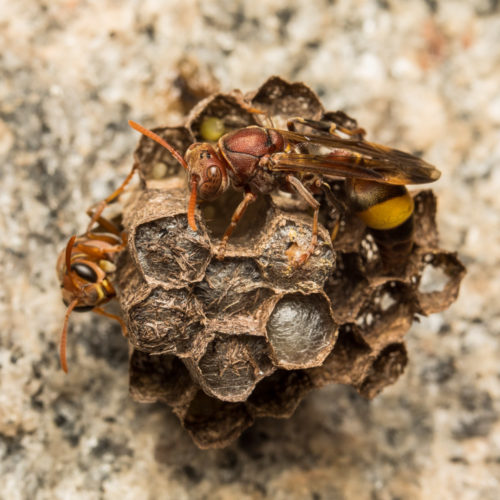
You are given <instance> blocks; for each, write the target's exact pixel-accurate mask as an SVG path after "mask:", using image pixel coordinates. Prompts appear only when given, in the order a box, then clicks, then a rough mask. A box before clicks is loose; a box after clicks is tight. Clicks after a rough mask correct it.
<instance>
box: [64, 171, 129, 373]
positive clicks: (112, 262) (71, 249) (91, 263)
mask: <svg viewBox="0 0 500 500" xmlns="http://www.w3.org/2000/svg"><path fill="white" fill-rule="evenodd" d="M136 168H137V167H136V165H134V167H133V168H132V171H131V172H130V173H129V175H128V176H127V178H126V179H125V181H124V182H123V183H122V185H121V186H120V187H119V188H118V189H117V190H116V191H115V192H113V193H112V194H111V195H110V196H108V198H106V199H105V200H103V201H102V202H100V203H99V204H97V205H96V206H95V207H94V208H90V209H89V210H88V211H87V213H88V214H89V216H90V217H91V220H90V222H89V225H88V227H87V230H86V232H85V233H84V234H82V235H80V236H72V237H71V238H70V239H69V241H68V244H67V245H66V248H65V249H64V250H63V251H62V252H61V253H60V254H59V258H58V259H57V266H56V269H57V275H58V278H59V282H60V284H61V290H62V298H63V302H64V304H65V305H66V306H67V310H66V315H65V317H64V325H63V329H62V332H61V341H60V350H59V351H60V359H61V367H62V369H63V370H64V371H65V372H66V373H67V372H68V364H67V361H66V340H67V332H68V321H69V317H70V315H71V313H72V312H73V311H75V312H86V311H93V312H95V313H97V314H101V315H103V316H106V317H108V318H112V319H114V320H116V321H118V323H120V325H121V327H122V331H123V334H124V335H127V328H126V326H125V323H124V322H123V321H122V319H121V318H120V317H119V316H116V315H115V314H111V313H109V312H107V311H105V310H104V309H102V307H101V306H102V305H104V304H106V303H107V302H109V301H110V300H112V299H113V298H114V297H115V296H116V292H115V289H114V288H113V285H112V283H111V280H110V277H111V275H112V274H113V273H114V272H115V270H116V260H117V258H118V255H119V253H120V252H121V251H122V250H124V249H125V246H126V243H127V236H126V234H125V233H124V232H121V231H120V230H119V228H118V227H117V226H116V225H115V224H114V223H113V222H111V221H109V220H107V219H105V218H104V217H102V216H101V214H102V212H103V210H104V208H105V207H106V206H107V205H108V204H110V203H112V202H113V201H115V200H116V199H118V197H119V196H120V194H121V193H122V192H123V190H124V189H125V187H126V185H127V184H128V183H129V182H130V180H131V178H132V176H133V174H134V171H135V169H136ZM95 223H98V224H99V225H100V226H101V228H102V229H103V230H104V232H101V231H96V230H95V229H94V228H93V226H94V224H95Z"/></svg>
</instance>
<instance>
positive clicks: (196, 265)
mask: <svg viewBox="0 0 500 500" xmlns="http://www.w3.org/2000/svg"><path fill="white" fill-rule="evenodd" d="M252 108H258V109H260V110H263V111H265V112H266V115H264V114H260V113H255V112H253V111H252ZM297 116H300V117H302V118H310V119H313V120H321V119H323V120H332V119H335V120H336V122H337V123H340V124H341V125H342V126H343V127H345V128H350V129H355V128H357V123H356V121H355V120H353V119H352V118H350V117H348V116H347V115H345V114H344V113H342V112H336V113H331V112H330V113H329V112H325V110H324V109H323V106H322V105H321V103H320V101H319V99H318V97H317V96H316V95H315V94H314V92H313V91H312V90H311V89H309V88H308V87H307V86H305V85H303V84H301V83H293V84H290V83H288V82H286V81H284V80H282V79H281V78H278V77H272V78H270V79H269V80H268V81H267V82H265V83H264V85H263V86H262V87H261V88H260V89H258V90H257V91H256V92H254V93H251V94H247V95H242V94H241V93H239V92H233V93H230V94H221V93H218V94H215V95H213V96H210V97H208V98H206V99H204V100H203V101H201V102H200V103H198V104H197V105H196V106H195V108H194V109H193V110H192V112H191V114H190V115H189V117H188V118H187V121H186V126H185V127H176V128H159V129H155V130H156V132H158V133H159V134H160V135H161V136H162V137H163V138H165V139H166V140H167V141H168V142H169V143H171V144H172V145H173V146H174V147H175V148H176V149H177V150H178V151H179V152H180V153H181V154H183V153H184V152H185V151H186V149H187V148H188V147H189V145H190V144H192V143H193V142H196V141H198V140H200V138H201V137H202V136H203V134H202V132H201V127H203V123H204V120H205V119H206V118H213V117H215V118H218V119H219V120H220V121H222V125H223V129H224V130H225V131H231V130H235V129H238V128H241V127H246V126H248V125H261V126H266V125H267V124H268V123H269V118H270V119H271V121H272V123H273V124H274V125H275V126H277V127H281V128H283V126H284V125H283V124H286V122H287V120H289V119H290V118H293V117H297ZM219 125H220V122H219ZM135 161H136V162H138V164H139V167H140V176H141V179H142V184H141V188H140V189H139V190H138V191H137V192H135V193H134V195H133V196H132V197H131V199H130V201H129V202H128V204H127V206H126V207H125V210H124V214H123V225H124V228H125V230H126V231H127V233H128V250H127V252H125V254H124V255H122V257H121V260H120V263H119V266H118V271H117V274H116V280H115V281H116V287H117V290H118V298H119V301H120V304H121V307H122V310H123V311H124V314H125V319H126V322H127V325H128V328H129V341H130V344H131V356H130V391H131V394H132V396H133V397H134V399H136V400H138V401H143V402H152V401H163V402H165V403H166V404H168V405H170V406H171V407H172V408H173V411H174V412H175V414H176V415H177V416H178V417H179V419H180V421H181V422H182V424H183V426H184V427H185V428H186V429H187V430H188V432H189V433H190V434H191V436H192V438H193V440H194V441H195V443H196V444H197V445H198V446H199V447H201V448H209V447H221V446H225V445H227V444H228V443H230V442H231V441H232V440H234V439H236V438H237V437H238V436H239V435H240V434H241V432H242V431H243V430H244V429H246V428H247V427H249V426H250V425H252V423H253V422H254V420H255V419H256V418H257V417H260V416H273V417H289V416H290V415H291V414H292V413H293V412H294V410H295V408H296V407H297V405H298V404H299V402H300V400H301V399H302V398H303V397H304V396H305V395H306V394H307V393H308V392H309V391H310V390H311V389H314V388H318V387H321V386H323V385H325V384H327V383H333V382H335V383H341V384H349V385H351V386H353V387H355V388H356V389H357V391H358V392H359V393H360V394H362V395H363V396H365V397H367V398H373V397H374V396H375V395H376V394H378V393H379V392H380V391H381V390H382V389H383V388H384V387H385V386H387V385H388V384H392V383H393V382H394V381H395V380H396V379H397V378H398V377H399V376H400V375H401V373H402V372H403V371H404V368H405V365H406V363H407V351H406V348H405V344H404V335H405V333H406V332H407V331H408V329H409V328H410V326H411V324H412V321H413V319H414V317H415V315H416V314H423V315H427V314H430V313H434V312H436V311H441V310H443V309H445V308H447V307H448V306H449V305H450V304H451V303H452V302H453V301H454V300H455V299H456V297H457V294H458V289H459V285H460V281H461V279H462V277H463V276H464V273H465V269H464V267H463V266H462V264H461V263H460V261H459V260H458V259H457V257H456V255H455V254H453V253H450V252H446V251H444V250H441V249H439V248H438V244H437V229H436V224H435V213H436V199H435V197H434V195H433V193H432V192H431V191H429V190H426V191H420V192H416V193H413V195H412V196H413V199H414V203H415V221H414V226H415V231H414V241H413V246H412V249H411V253H410V254H409V255H407V257H406V258H405V265H404V266H403V268H401V269H399V270H398V271H397V272H388V271H387V266H386V265H383V263H382V256H381V252H380V251H379V249H378V247H377V243H376V240H375V239H374V237H373V236H372V235H371V234H370V232H369V231H368V230H367V229H366V228H365V227H364V225H363V224H362V223H361V222H360V221H359V220H358V219H357V218H356V217H354V216H352V215H351V214H349V213H348V212H346V213H344V214H342V215H339V212H338V211H335V210H332V207H331V206H329V205H328V203H327V200H326V199H323V198H321V195H317V199H318V201H320V202H321V213H320V224H319V231H318V245H317V247H316V250H315V252H314V253H313V255H312V256H311V257H310V258H309V260H308V261H307V262H306V263H305V264H304V265H303V266H300V267H297V266H296V265H294V263H293V259H292V258H291V256H293V251H292V250H293V249H294V248H295V249H296V248H297V247H299V248H307V245H308V244H309V240H310V238H311V228H312V216H311V213H310V212H309V210H308V208H307V207H305V206H303V204H302V203H301V202H300V201H299V200H296V199H295V198H294V197H290V194H288V193H281V192H273V193H272V196H259V197H258V200H257V202H256V203H254V204H253V205H252V206H251V209H249V211H248V212H247V213H245V215H244V216H243V218H242V220H241V223H240V224H239V226H238V229H237V230H236V231H235V233H234V235H233V236H232V237H231V238H230V240H229V244H228V247H227V250H226V254H225V258H224V259H223V260H218V258H217V248H218V244H219V243H220V237H221V235H222V233H223V231H224V228H225V227H226V226H227V224H228V222H229V220H230V215H231V214H232V212H233V210H234V208H235V207H236V206H237V204H238V203H239V201H240V200H241V193H238V192H237V191H234V190H231V189H230V190H229V193H227V194H226V195H224V196H223V197H222V198H220V199H218V200H216V201H214V202H210V203H203V204H200V205H199V206H198V207H197V211H196V222H197V226H198V230H197V231H196V232H195V231H193V230H192V229H191V228H190V226H189V225H188V222H187V205H188V204H187V199H188V197H189V192H188V189H187V184H186V179H185V178H186V174H185V172H183V171H182V169H181V168H180V167H179V165H178V164H177V162H176V161H175V160H173V158H172V156H171V155H170V153H169V152H168V151H167V150H165V149H164V148H162V147H161V146H159V145H158V144H156V143H154V142H153V141H151V140H150V139H148V138H145V137H142V138H141V140H140V143H139V146H138V149H137V151H136V154H135ZM331 190H332V193H333V194H334V196H338V197H339V199H341V198H342V181H338V180H336V181H334V182H332V183H331ZM341 201H342V200H341ZM334 227H337V228H338V233H337V235H336V237H335V239H334V241H333V244H332V241H331V236H330V232H331V230H332V229H333V228H334Z"/></svg>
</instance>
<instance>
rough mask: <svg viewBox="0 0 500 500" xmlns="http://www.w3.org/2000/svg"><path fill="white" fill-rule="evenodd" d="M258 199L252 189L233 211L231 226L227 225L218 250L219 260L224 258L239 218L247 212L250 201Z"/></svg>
mask: <svg viewBox="0 0 500 500" xmlns="http://www.w3.org/2000/svg"><path fill="white" fill-rule="evenodd" d="M256 199H257V196H256V195H255V194H253V193H252V192H251V191H246V192H245V196H244V198H243V200H241V202H240V204H239V205H238V206H237V207H236V210H235V211H234V212H233V215H232V217H231V222H230V223H229V226H227V229H226V232H225V233H224V236H222V241H221V243H220V246H219V249H218V251H217V258H218V259H219V260H222V259H223V258H224V253H225V252H226V245H227V240H228V239H229V237H230V236H231V234H232V233H233V231H234V229H235V227H236V226H237V224H238V222H239V220H240V219H241V217H242V216H243V214H244V213H245V210H246V209H247V208H248V205H250V203H253V202H254V201H255V200H256Z"/></svg>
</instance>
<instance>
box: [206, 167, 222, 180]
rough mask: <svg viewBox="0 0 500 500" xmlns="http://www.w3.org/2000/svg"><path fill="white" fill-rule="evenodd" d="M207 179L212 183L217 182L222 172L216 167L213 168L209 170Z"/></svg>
mask: <svg viewBox="0 0 500 500" xmlns="http://www.w3.org/2000/svg"><path fill="white" fill-rule="evenodd" d="M207 177H208V178H209V179H210V180H211V181H214V180H216V179H217V178H218V177H220V172H219V169H218V168H217V167H216V166H211V167H210V168H209V169H208V170H207Z"/></svg>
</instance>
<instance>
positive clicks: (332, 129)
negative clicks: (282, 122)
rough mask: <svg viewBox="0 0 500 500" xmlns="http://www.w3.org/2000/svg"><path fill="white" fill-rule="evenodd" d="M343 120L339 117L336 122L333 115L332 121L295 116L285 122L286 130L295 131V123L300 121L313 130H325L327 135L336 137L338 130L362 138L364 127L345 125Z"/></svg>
mask: <svg viewBox="0 0 500 500" xmlns="http://www.w3.org/2000/svg"><path fill="white" fill-rule="evenodd" d="M345 116H347V115H345ZM351 120H352V119H351ZM344 122H345V120H344V119H339V120H338V122H337V121H336V120H335V118H334V116H332V121H325V120H308V119H307V118H300V117H296V118H292V119H291V120H289V121H288V122H287V127H288V130H290V131H292V132H295V131H296V127H295V124H296V123H300V124H301V125H304V126H306V127H309V128H312V129H313V130H318V131H319V132H326V133H327V134H329V135H335V136H337V137H338V134H337V131H339V132H342V133H343V134H345V135H348V136H349V137H352V138H355V139H363V138H364V136H365V135H366V131H365V129H363V128H360V127H356V128H351V127H348V126H345V125H346V124H345V123H344Z"/></svg>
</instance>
